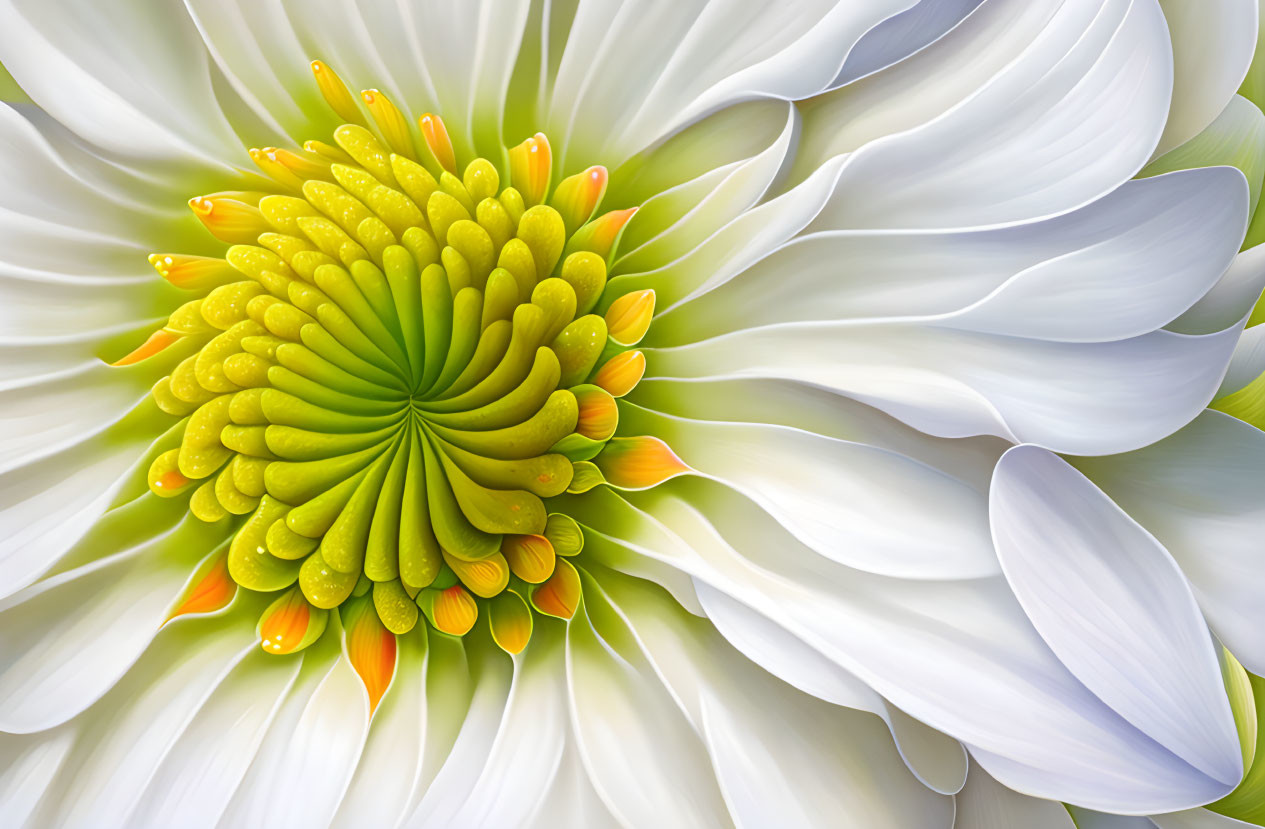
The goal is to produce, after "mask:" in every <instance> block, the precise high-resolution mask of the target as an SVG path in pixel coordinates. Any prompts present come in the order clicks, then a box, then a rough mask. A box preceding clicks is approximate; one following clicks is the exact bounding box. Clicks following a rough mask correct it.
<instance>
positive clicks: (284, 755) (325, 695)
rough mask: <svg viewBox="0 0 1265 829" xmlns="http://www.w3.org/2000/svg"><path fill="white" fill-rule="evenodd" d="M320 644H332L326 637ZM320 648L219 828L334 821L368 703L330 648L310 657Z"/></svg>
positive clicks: (301, 828)
mask: <svg viewBox="0 0 1265 829" xmlns="http://www.w3.org/2000/svg"><path fill="white" fill-rule="evenodd" d="M330 626H331V629H333V628H335V626H336V621H335V620H331V623H330ZM334 632H335V633H337V630H335V631H334ZM325 638H326V639H329V640H330V641H331V642H335V643H336V641H337V637H331V636H330V635H329V633H328V632H327V633H326V636H325ZM324 645H325V642H321V643H318V645H317V646H313V648H310V649H309V650H308V651H307V652H305V655H304V664H303V670H302V673H300V675H299V679H298V681H297V682H296V684H295V685H294V687H293V689H292V690H291V692H290V695H289V697H288V698H287V699H286V701H285V703H284V704H283V706H282V708H281V711H280V712H279V713H278V714H277V716H276V718H275V719H274V720H273V722H272V725H271V726H270V727H269V729H268V733H267V735H266V736H265V737H264V741H263V743H262V744H261V745H260V747H259V751H258V753H257V754H256V755H255V759H254V762H253V763H251V766H250V769H249V771H247V773H246V776H245V778H244V779H243V780H242V785H241V787H240V788H238V790H237V792H236V794H235V795H234V796H233V799H232V801H231V802H230V803H229V804H228V808H227V810H226V811H225V813H224V818H223V820H222V821H221V825H223V826H264V825H266V826H270V827H272V826H276V827H295V829H305V827H311V826H323V825H326V824H328V823H329V821H330V820H331V819H332V818H333V816H334V813H335V811H336V810H337V808H338V804H339V802H340V801H341V800H342V797H343V793H344V792H345V791H346V789H347V785H348V783H349V782H350V781H351V777H352V774H353V773H354V772H355V770H356V763H357V762H358V761H359V759H360V752H361V749H362V747H363V746H364V742H365V735H366V732H367V730H368V727H369V702H368V699H367V698H366V696H365V688H364V685H363V684H362V683H361V681H360V677H359V676H357V675H356V671H355V669H354V668H352V666H351V663H350V662H349V661H348V660H347V659H346V657H344V656H342V655H341V654H340V653H337V652H336V651H335V650H334V648H333V647H324V648H323V649H322V651H317V650H316V648H318V647H321V646H324Z"/></svg>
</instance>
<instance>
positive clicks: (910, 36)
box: [832, 0, 982, 86]
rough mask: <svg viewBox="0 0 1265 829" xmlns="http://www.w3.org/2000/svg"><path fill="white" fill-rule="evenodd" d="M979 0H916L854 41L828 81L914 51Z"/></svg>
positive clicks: (878, 66) (883, 65)
mask: <svg viewBox="0 0 1265 829" xmlns="http://www.w3.org/2000/svg"><path fill="white" fill-rule="evenodd" d="M981 1H982V0H920V2H919V3H918V5H916V6H914V7H913V8H910V9H908V10H906V11H903V12H901V13H900V14H898V15H895V16H894V17H889V18H888V19H886V20H884V21H883V22H882V23H880V24H878V25H877V26H875V27H874V28H873V29H870V30H869V31H868V32H866V33H865V37H863V38H861V40H860V41H858V42H857V45H856V46H855V47H853V49H852V51H851V52H849V53H848V59H847V60H846V61H844V64H843V69H841V70H840V71H839V75H838V76H837V77H836V78H835V80H834V83H833V84H832V85H833V86H842V85H843V84H846V83H850V82H852V81H854V80H856V79H857V78H860V77H863V76H865V75H868V74H870V73H871V72H876V71H878V70H879V69H884V68H886V67H888V66H891V65H892V64H893V63H896V62H897V61H899V60H901V59H903V58H905V57H908V56H909V55H912V54H914V53H915V52H917V51H918V50H919V49H921V48H923V47H924V46H926V45H927V44H929V43H933V42H935V41H936V40H937V39H939V38H940V37H941V36H943V35H944V33H945V32H947V31H949V30H950V29H952V28H953V27H954V26H956V25H957V24H958V23H960V22H962V20H963V19H964V18H965V17H966V16H967V15H968V14H970V13H971V12H972V11H974V10H975V8H976V7H977V6H979V5H980V3H981Z"/></svg>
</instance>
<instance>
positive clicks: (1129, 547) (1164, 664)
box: [985, 446, 1243, 791]
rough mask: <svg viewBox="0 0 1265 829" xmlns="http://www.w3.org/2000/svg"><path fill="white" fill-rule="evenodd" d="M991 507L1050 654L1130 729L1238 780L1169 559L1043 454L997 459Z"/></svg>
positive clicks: (1234, 741) (1209, 672)
mask: <svg viewBox="0 0 1265 829" xmlns="http://www.w3.org/2000/svg"><path fill="white" fill-rule="evenodd" d="M989 501H990V514H991V520H992V526H993V537H994V539H995V540H996V543H997V554H998V557H999V558H1000V560H1001V564H1002V569H1003V570H1004V571H1005V574H1006V579H1007V581H1008V582H1009V583H1010V586H1011V587H1012V588H1013V589H1014V591H1015V595H1016V596H1017V597H1018V599H1019V603H1020V604H1021V605H1023V608H1024V610H1025V611H1026V613H1027V615H1028V618H1029V619H1031V620H1032V623H1033V624H1034V625H1035V626H1036V629H1037V631H1038V632H1039V633H1040V634H1041V637H1042V638H1043V639H1044V640H1045V641H1046V643H1047V644H1048V645H1049V646H1050V648H1051V650H1053V651H1054V653H1055V654H1056V655H1057V656H1058V657H1059V659H1060V660H1061V661H1062V662H1063V664H1064V665H1066V666H1067V667H1068V668H1069V669H1070V670H1071V671H1072V673H1073V674H1075V675H1076V677H1077V678H1078V679H1079V680H1080V681H1081V682H1083V683H1084V684H1085V686H1086V687H1087V688H1089V690H1091V691H1092V692H1093V693H1094V694H1095V695H1096V696H1097V697H1098V698H1099V699H1101V700H1102V701H1103V702H1105V703H1106V704H1107V705H1109V706H1111V708H1112V709H1114V710H1115V711H1116V712H1118V713H1119V714H1120V715H1121V716H1123V717H1124V718H1125V719H1127V720H1128V721H1129V722H1130V723H1132V724H1133V725H1134V726H1136V727H1137V728H1139V729H1141V730H1142V731H1143V732H1144V733H1146V734H1148V735H1149V736H1150V737H1152V738H1153V739H1154V740H1155V741H1156V742H1157V743H1159V744H1160V745H1161V746H1163V747H1164V748H1165V749H1167V750H1169V751H1171V752H1173V753H1174V754H1176V755H1177V756H1178V757H1180V758H1182V759H1183V760H1185V761H1186V762H1188V763H1190V764H1191V765H1192V766H1194V767H1195V768H1196V769H1198V770H1199V771H1200V772H1202V773H1203V774H1205V775H1207V776H1208V777H1210V778H1212V779H1214V780H1217V781H1220V782H1222V783H1224V784H1225V785H1226V786H1227V787H1229V788H1233V787H1234V785H1236V784H1237V783H1238V781H1239V779H1240V778H1241V777H1242V776H1243V761H1242V757H1241V754H1240V751H1239V740H1238V735H1237V732H1236V730H1235V725H1234V715H1233V714H1232V713H1231V711H1230V703H1229V700H1228V698H1227V697H1226V692H1225V688H1224V686H1223V684H1222V680H1221V670H1220V667H1219V665H1218V662H1217V655H1216V652H1215V651H1214V649H1213V642H1212V637H1211V636H1210V635H1209V634H1208V627H1207V624H1206V623H1205V622H1204V619H1203V616H1202V615H1200V612H1199V607H1198V605H1197V604H1196V603H1195V597H1194V595H1193V593H1192V592H1191V589H1190V585H1189V584H1188V583H1187V582H1186V579H1185V577H1184V576H1183V575H1182V572H1181V570H1180V569H1178V567H1177V564H1176V563H1175V562H1174V561H1173V559H1172V556H1170V555H1169V554H1168V552H1167V551H1166V550H1165V549H1164V548H1163V547H1162V546H1160V544H1159V543H1157V542H1156V540H1155V538H1154V537H1153V536H1151V535H1150V534H1149V533H1147V532H1146V531H1145V530H1144V529H1142V528H1141V527H1140V526H1138V524H1137V523H1136V522H1134V521H1133V520H1132V519H1130V518H1129V516H1128V515H1126V514H1125V513H1124V512H1123V511H1122V510H1121V509H1120V508H1119V507H1117V506H1116V505H1115V504H1114V503H1112V502H1111V500H1110V499H1108V498H1107V497H1106V496H1105V495H1104V494H1103V493H1102V491H1101V490H1099V489H1098V488H1097V487H1095V486H1094V485H1093V484H1092V483H1090V482H1089V481H1088V480H1087V479H1086V478H1085V477H1084V476H1083V475H1081V474H1080V473H1079V472H1077V471H1076V470H1075V469H1073V468H1072V467H1071V466H1069V465H1068V464H1067V463H1066V462H1064V461H1063V460H1061V459H1060V458H1059V457H1057V456H1056V455H1053V454H1051V453H1049V452H1047V451H1045V450H1044V449H1038V448H1036V447H1033V446H1019V447H1016V448H1014V449H1011V450H1010V451H1009V452H1007V453H1006V454H1005V455H1004V456H1003V457H1002V459H1001V461H999V462H998V464H997V472H996V474H995V476H994V478H993V489H992V492H991V493H990V498H989ZM985 765H986V766H987V764H985ZM1227 791H1228V789H1227Z"/></svg>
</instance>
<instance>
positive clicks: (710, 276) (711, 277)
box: [607, 160, 842, 309]
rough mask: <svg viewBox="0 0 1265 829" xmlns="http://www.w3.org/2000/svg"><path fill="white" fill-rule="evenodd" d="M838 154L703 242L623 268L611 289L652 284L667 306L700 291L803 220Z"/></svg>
mask: <svg viewBox="0 0 1265 829" xmlns="http://www.w3.org/2000/svg"><path fill="white" fill-rule="evenodd" d="M841 166H842V160H836V161H834V162H831V163H828V164H825V165H823V166H822V167H821V168H820V169H818V170H816V171H815V172H814V173H813V174H812V175H811V176H810V177H809V178H808V179H807V180H806V181H804V182H803V183H802V184H800V185H798V186H797V187H795V188H794V189H792V190H790V191H788V192H786V193H783V194H782V195H780V196H778V197H777V198H774V199H771V200H769V201H766V202H764V203H763V204H760V205H758V206H756V207H755V208H753V209H751V210H748V211H747V212H746V213H743V214H742V215H741V216H739V217H738V218H736V219H735V220H734V221H732V222H730V223H729V224H727V225H725V226H724V227H723V228H721V229H720V230H719V231H717V232H716V233H715V234H714V235H713V236H712V237H711V238H710V239H709V240H708V243H707V244H704V245H700V246H698V247H697V248H695V249H694V250H692V251H690V252H689V253H687V254H686V255H684V256H682V257H681V258H680V259H677V260H675V261H673V262H670V263H668V264H666V265H664V266H662V267H658V268H656V269H654V270H652V271H647V272H644V273H625V274H621V275H618V276H614V277H612V278H611V279H610V281H609V282H607V286H608V291H611V292H612V294H614V293H615V292H618V293H627V292H628V291H634V290H640V289H643V288H653V289H654V290H655V292H656V295H657V299H656V302H657V303H659V304H660V306H661V307H663V308H665V309H666V308H668V307H670V306H671V305H673V304H675V303H676V302H678V301H680V300H682V299H683V298H685V297H688V296H690V295H691V294H693V293H704V292H706V291H707V290H710V289H711V288H712V287H713V286H715V285H719V284H721V283H723V282H726V281H727V280H729V279H730V278H732V277H733V275H734V274H737V273H741V272H742V271H743V270H744V269H746V268H748V267H750V266H751V265H752V264H753V263H755V262H757V261H759V260H760V259H763V258H764V257H765V256H767V255H768V254H769V253H771V252H772V251H774V250H776V249H777V248H778V247H780V246H781V245H782V244H784V243H785V242H786V241H787V240H788V239H790V238H791V237H792V236H794V235H795V234H796V233H798V232H799V231H800V230H802V229H803V228H804V226H805V225H807V224H808V222H810V221H811V220H812V218H813V216H815V215H816V214H817V212H818V211H819V210H820V209H821V206H822V204H824V203H825V201H826V199H827V198H828V197H829V195H830V193H831V192H832V191H833V189H834V186H835V181H836V180H837V179H838V177H839V169H840V167H841Z"/></svg>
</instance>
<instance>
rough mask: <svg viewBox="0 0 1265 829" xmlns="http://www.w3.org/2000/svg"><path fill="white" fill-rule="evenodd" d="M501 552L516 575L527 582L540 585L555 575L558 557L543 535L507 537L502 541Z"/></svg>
mask: <svg viewBox="0 0 1265 829" xmlns="http://www.w3.org/2000/svg"><path fill="white" fill-rule="evenodd" d="M501 552H502V553H503V554H504V555H505V559H506V561H508V562H509V566H510V569H511V570H512V571H514V575H516V576H518V577H519V578H520V579H522V580H523V581H525V582H528V583H530V584H539V583H540V582H542V581H544V580H545V579H547V578H549V577H550V576H551V575H553V570H554V564H555V562H556V561H557V556H556V555H555V554H554V550H553V545H552V544H550V543H549V539H547V538H545V537H544V536H543V535H507V536H505V538H504V539H503V540H502V541H501Z"/></svg>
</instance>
